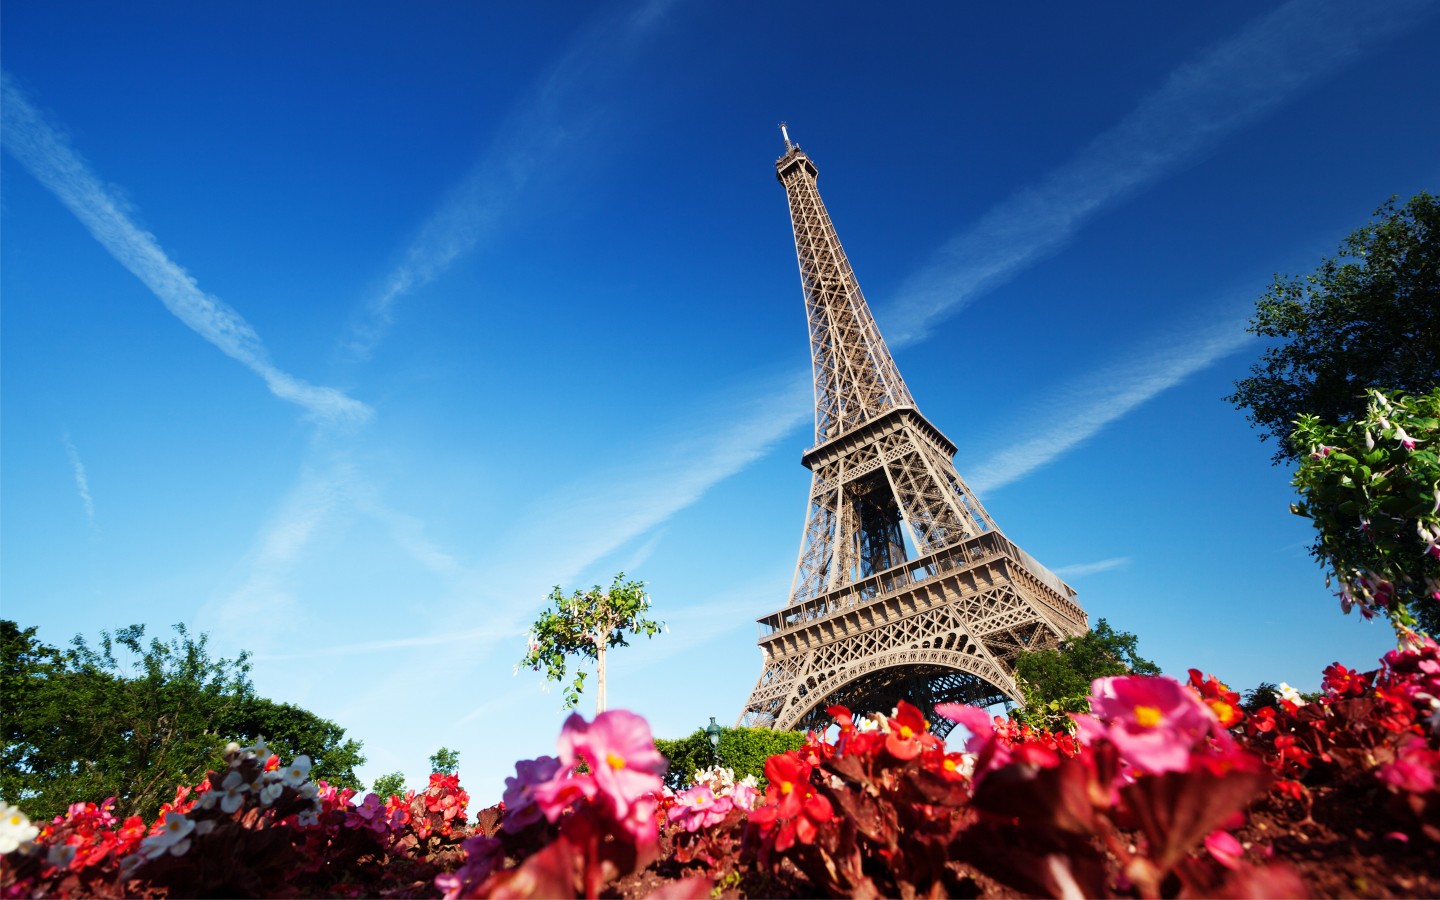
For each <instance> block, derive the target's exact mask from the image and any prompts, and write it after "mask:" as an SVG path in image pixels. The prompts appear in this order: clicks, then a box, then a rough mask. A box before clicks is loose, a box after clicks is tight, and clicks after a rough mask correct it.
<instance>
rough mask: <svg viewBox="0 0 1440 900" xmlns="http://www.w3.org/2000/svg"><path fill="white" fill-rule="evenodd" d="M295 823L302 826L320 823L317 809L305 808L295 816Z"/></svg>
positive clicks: (306, 826)
mask: <svg viewBox="0 0 1440 900" xmlns="http://www.w3.org/2000/svg"><path fill="white" fill-rule="evenodd" d="M295 822H296V824H298V825H300V826H301V827H302V828H309V827H311V826H314V825H319V824H320V811H319V810H318V809H307V810H305V811H304V812H302V813H300V815H298V816H296V817H295Z"/></svg>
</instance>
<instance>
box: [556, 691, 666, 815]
mask: <svg viewBox="0 0 1440 900" xmlns="http://www.w3.org/2000/svg"><path fill="white" fill-rule="evenodd" d="M559 750H560V760H561V762H562V764H564V765H565V766H567V767H569V766H572V765H574V764H575V763H577V762H580V761H581V760H584V762H585V764H586V765H587V766H589V768H590V773H589V775H588V776H585V777H588V778H590V779H593V781H594V784H595V787H596V789H597V790H598V791H599V792H600V793H601V794H604V795H605V796H606V797H608V798H609V800H610V802H611V803H613V804H614V807H615V815H616V817H617V818H620V819H624V818H626V817H627V816H628V815H629V813H630V806H631V804H633V803H634V802H635V801H636V800H638V799H639V798H641V797H643V796H646V795H647V794H653V793H656V792H658V791H659V790H660V785H661V781H660V776H661V775H663V774H664V773H665V768H666V766H667V763H666V762H665V757H664V756H662V755H661V753H660V751H659V750H656V749H655V738H654V736H653V735H652V734H651V733H650V725H649V724H648V723H647V722H646V721H645V720H644V719H643V718H642V717H640V716H637V715H636V714H634V713H632V712H629V711H628V710H623V709H612V710H608V711H606V712H602V713H600V714H599V715H598V716H596V717H595V720H594V721H593V722H586V721H585V719H584V717H582V716H580V715H579V714H573V715H571V716H570V718H569V719H567V720H566V722H565V726H564V728H563V729H562V730H561V733H560V741H559Z"/></svg>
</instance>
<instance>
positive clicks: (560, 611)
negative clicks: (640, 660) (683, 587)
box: [517, 572, 664, 715]
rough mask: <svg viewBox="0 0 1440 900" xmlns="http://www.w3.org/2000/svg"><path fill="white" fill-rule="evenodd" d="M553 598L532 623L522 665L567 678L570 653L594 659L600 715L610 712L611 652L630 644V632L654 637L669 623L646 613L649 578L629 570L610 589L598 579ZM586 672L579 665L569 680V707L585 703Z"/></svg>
mask: <svg viewBox="0 0 1440 900" xmlns="http://www.w3.org/2000/svg"><path fill="white" fill-rule="evenodd" d="M548 599H549V600H550V602H551V603H553V604H554V608H552V609H547V610H545V611H544V612H542V613H541V614H540V618H539V619H537V620H536V621H535V624H534V625H533V626H531V629H530V644H529V646H528V648H527V649H526V651H525V656H524V657H523V658H522V659H521V660H520V663H519V665H521V666H525V667H527V668H529V669H533V670H534V671H536V672H538V671H540V670H541V669H542V668H543V669H544V670H545V677H546V678H547V679H548V680H550V681H561V682H563V681H564V680H565V676H566V663H567V661H568V659H569V658H570V657H572V656H575V657H580V658H581V659H589V660H594V662H595V682H596V689H595V714H596V715H599V714H600V713H602V712H604V711H605V654H606V651H607V650H608V649H609V648H611V647H627V646H629V644H630V642H629V641H627V640H626V638H625V636H626V634H627V633H628V634H644V635H645V636H647V637H653V636H654V635H655V634H656V633H657V632H659V631H660V629H661V628H663V627H664V623H663V622H654V621H651V620H650V619H647V618H645V612H646V611H647V610H648V609H649V607H650V597H649V595H647V594H646V593H645V582H643V581H626V580H625V573H624V572H621V573H620V574H618V575H616V576H615V582H614V583H613V584H611V585H610V588H609V590H605V589H602V588H601V587H600V585H598V584H597V585H595V586H594V587H592V588H591V589H590V590H588V591H576V592H575V593H573V594H571V595H570V596H569V597H566V596H565V595H564V594H562V593H561V592H560V588H559V586H558V585H557V586H556V587H555V589H554V590H553V591H551V592H550V596H549V598H548ZM518 670H519V667H518V666H517V671H518ZM585 675H586V673H585V672H584V671H583V670H580V669H578V668H577V670H576V672H575V677H574V679H573V680H572V681H571V682H570V683H569V684H567V685H565V688H564V691H565V706H566V708H567V709H570V708H574V707H575V706H576V705H578V704H579V702H580V694H581V692H582V691H584V689H585Z"/></svg>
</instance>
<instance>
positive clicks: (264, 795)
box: [260, 781, 285, 806]
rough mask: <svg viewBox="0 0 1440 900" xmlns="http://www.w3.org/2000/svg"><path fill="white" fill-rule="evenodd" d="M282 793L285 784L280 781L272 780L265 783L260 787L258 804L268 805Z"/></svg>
mask: <svg viewBox="0 0 1440 900" xmlns="http://www.w3.org/2000/svg"><path fill="white" fill-rule="evenodd" d="M283 793H285V785H284V784H283V783H282V782H279V781H274V782H271V783H270V784H267V785H265V786H264V787H263V788H261V789H260V805H261V806H269V805H270V804H272V803H274V802H275V801H276V800H279V799H280V795H281V794H283Z"/></svg>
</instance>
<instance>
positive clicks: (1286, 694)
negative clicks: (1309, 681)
mask: <svg viewBox="0 0 1440 900" xmlns="http://www.w3.org/2000/svg"><path fill="white" fill-rule="evenodd" d="M1279 693H1280V697H1281V699H1284V700H1289V701H1290V702H1291V703H1293V704H1295V705H1296V706H1304V705H1305V698H1304V697H1301V696H1300V692H1299V691H1297V690H1295V689H1294V688H1293V687H1291V686H1290V685H1288V684H1286V683H1285V682H1283V681H1282V682H1280V691H1279Z"/></svg>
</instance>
